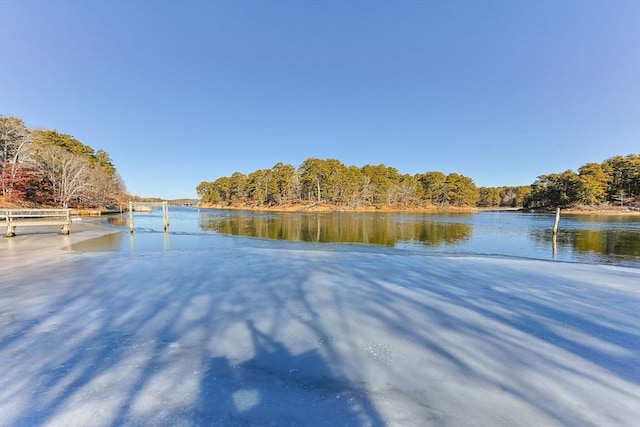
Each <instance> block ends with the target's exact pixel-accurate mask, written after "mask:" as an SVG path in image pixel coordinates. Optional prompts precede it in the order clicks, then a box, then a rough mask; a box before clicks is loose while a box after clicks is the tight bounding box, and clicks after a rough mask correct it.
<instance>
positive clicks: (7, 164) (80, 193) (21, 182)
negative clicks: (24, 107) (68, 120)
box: [0, 116, 125, 208]
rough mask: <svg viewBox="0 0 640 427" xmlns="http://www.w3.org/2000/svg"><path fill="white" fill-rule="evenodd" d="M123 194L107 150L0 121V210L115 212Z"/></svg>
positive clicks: (12, 121)
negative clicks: (5, 208)
mask: <svg viewBox="0 0 640 427" xmlns="http://www.w3.org/2000/svg"><path fill="white" fill-rule="evenodd" d="M124 194H125V186H124V183H123V181H122V178H121V177H120V175H119V174H118V172H117V170H116V168H115V166H114V164H113V162H112V161H111V158H110V156H109V154H108V153H107V152H106V151H104V150H94V149H93V148H91V147H90V146H88V145H85V144H83V143H82V142H80V141H78V140H77V139H75V138H74V137H72V136H71V135H66V134H62V133H59V132H57V131H55V130H48V129H28V128H27V127H26V126H25V124H24V123H23V121H22V120H21V119H18V118H16V117H5V116H0V206H14V207H15V206H38V207H43V206H45V207H46V206H50V207H64V208H66V207H75V208H96V207H99V208H114V207H116V206H117V205H118V204H119V201H120V200H121V199H122V198H123V196H124Z"/></svg>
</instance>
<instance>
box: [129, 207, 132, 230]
mask: <svg viewBox="0 0 640 427" xmlns="http://www.w3.org/2000/svg"><path fill="white" fill-rule="evenodd" d="M129 234H133V202H132V201H131V200H129Z"/></svg>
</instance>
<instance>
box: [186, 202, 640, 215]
mask: <svg viewBox="0 0 640 427" xmlns="http://www.w3.org/2000/svg"><path fill="white" fill-rule="evenodd" d="M198 207H199V208H203V209H222V210H233V211H251V212H289V213H292V212H300V213H303V212H320V213H331V212H354V213H358V212H366V213H373V212H380V213H474V212H534V213H535V212H538V213H540V212H548V213H553V212H555V209H524V208H511V207H472V206H444V207H439V206H419V207H415V206H414V207H407V208H404V207H401V206H382V207H375V206H367V207H360V208H346V207H341V206H336V205H332V204H328V203H319V204H318V203H315V204H302V203H299V204H289V205H282V206H255V205H249V204H242V205H225V204H220V203H202V204H200V205H198ZM561 213H563V214H571V215H624V216H626V215H632V216H635V215H640V210H631V209H629V208H626V207H612V206H605V207H601V208H598V207H572V208H561Z"/></svg>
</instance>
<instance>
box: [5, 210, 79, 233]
mask: <svg viewBox="0 0 640 427" xmlns="http://www.w3.org/2000/svg"><path fill="white" fill-rule="evenodd" d="M69 212H70V210H69V209H3V210H0V226H6V227H7V234H6V236H7V237H13V236H15V235H16V228H17V227H33V226H59V227H60V233H61V234H65V235H66V234H69V226H70V225H71V217H70V214H69Z"/></svg>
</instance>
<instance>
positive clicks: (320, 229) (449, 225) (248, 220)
mask: <svg viewBox="0 0 640 427" xmlns="http://www.w3.org/2000/svg"><path fill="white" fill-rule="evenodd" d="M169 216H170V223H171V225H170V233H163V232H162V225H163V224H162V211H161V209H156V210H154V212H152V213H151V214H136V215H135V217H134V225H135V233H134V234H133V235H129V233H128V216H127V215H122V216H114V217H111V218H109V219H108V224H109V225H110V226H112V227H116V228H119V229H121V230H122V233H116V234H112V235H109V236H105V237H102V238H99V239H94V240H91V241H88V242H83V243H80V244H77V245H74V246H73V247H72V248H71V249H73V250H77V251H132V250H133V251H148V250H183V249H206V248H216V247H230V246H246V245H257V246H273V245H274V244H275V241H279V242H280V243H278V244H279V245H281V246H282V245H284V246H288V245H294V246H295V247H300V246H301V245H304V247H306V248H322V249H331V250H341V249H344V248H345V246H344V245H350V246H349V249H353V245H359V250H367V251H368V250H373V251H382V250H399V249H400V250H413V251H427V252H430V253H437V254H467V255H469V254H470V255H497V256H510V257H524V258H534V259H547V260H551V259H553V260H559V261H571V262H585V263H605V264H620V265H630V266H640V217H638V216H602V215H597V216H596V215H570V214H563V215H562V217H561V220H560V228H559V231H558V235H557V236H556V237H555V238H554V237H553V235H552V232H551V228H552V226H553V220H554V215H553V214H544V213H523V212H516V211H506V212H504V211H503V212H488V211H485V212H478V213H463V214H453V213H451V214H408V213H262V212H260V213H258V212H243V211H225V210H213V209H195V208H182V207H171V208H170V211H169ZM320 245H321V246H320Z"/></svg>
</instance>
